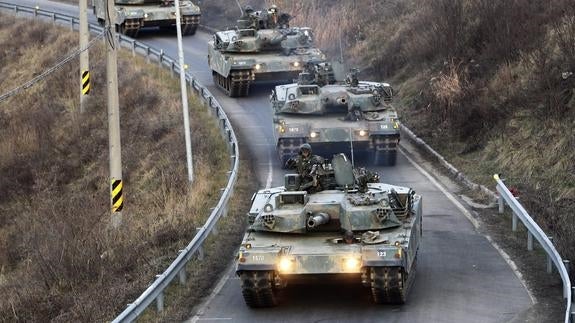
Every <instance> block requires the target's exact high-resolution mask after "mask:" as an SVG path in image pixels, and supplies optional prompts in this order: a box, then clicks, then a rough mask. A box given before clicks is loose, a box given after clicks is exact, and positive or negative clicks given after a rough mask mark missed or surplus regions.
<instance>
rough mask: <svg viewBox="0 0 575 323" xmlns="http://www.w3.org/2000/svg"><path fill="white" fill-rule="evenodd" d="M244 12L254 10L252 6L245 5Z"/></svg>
mask: <svg viewBox="0 0 575 323" xmlns="http://www.w3.org/2000/svg"><path fill="white" fill-rule="evenodd" d="M244 12H245V13H247V14H250V13H252V12H254V8H252V6H250V5H247V6H245V7H244Z"/></svg>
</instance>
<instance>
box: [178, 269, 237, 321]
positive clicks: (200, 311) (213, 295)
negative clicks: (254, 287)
mask: <svg viewBox="0 0 575 323" xmlns="http://www.w3.org/2000/svg"><path fill="white" fill-rule="evenodd" d="M234 265H235V261H232V263H231V265H230V267H229V268H228V269H227V270H226V271H225V274H224V275H222V278H220V281H218V284H217V285H216V287H215V288H214V290H213V291H212V293H211V294H210V296H208V298H207V299H206V300H205V302H204V303H202V305H200V307H199V309H198V312H197V313H196V315H194V317H192V319H190V320H187V321H186V322H187V323H196V322H198V321H199V320H204V319H205V320H210V318H202V317H201V316H203V315H204V314H205V313H206V309H207V307H208V305H209V304H210V303H211V302H212V301H213V300H214V298H216V296H217V295H218V294H219V293H220V292H221V290H222V289H223V288H224V285H225V284H226V282H227V281H228V279H229V278H230V275H231V273H232V271H233V270H234V267H235V266H234ZM226 319H227V318H226ZM212 320H213V318H212ZM230 320H231V318H230Z"/></svg>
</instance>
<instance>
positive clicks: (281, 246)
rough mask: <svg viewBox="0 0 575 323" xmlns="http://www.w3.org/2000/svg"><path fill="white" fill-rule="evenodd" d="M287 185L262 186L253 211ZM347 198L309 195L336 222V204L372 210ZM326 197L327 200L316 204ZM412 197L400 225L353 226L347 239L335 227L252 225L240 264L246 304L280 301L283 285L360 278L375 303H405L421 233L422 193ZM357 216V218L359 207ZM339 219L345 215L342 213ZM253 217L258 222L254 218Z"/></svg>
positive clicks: (403, 191) (403, 190)
mask: <svg viewBox="0 0 575 323" xmlns="http://www.w3.org/2000/svg"><path fill="white" fill-rule="evenodd" d="M373 188H375V189H376V190H380V191H384V190H387V191H391V189H393V190H394V191H397V192H399V194H410V193H409V191H408V190H406V188H401V187H397V186H391V185H386V184H375V185H372V186H370V191H371V189H373ZM282 189H283V188H280V189H279V190H277V191H275V192H274V191H273V189H272V190H262V191H259V192H258V193H257V194H256V196H255V197H254V203H253V204H252V210H251V211H250V213H253V212H254V210H261V209H262V208H263V207H264V204H265V203H269V201H270V200H272V199H273V198H274V194H278V193H281V190H282ZM346 199H347V200H349V197H348V195H346V193H344V192H341V191H324V192H320V193H317V194H316V195H312V196H310V199H309V201H308V202H307V205H314V207H316V208H317V209H318V210H321V211H322V212H326V213H327V214H331V216H332V221H333V222H337V221H336V218H337V216H335V214H337V212H338V211H337V208H341V209H348V211H350V212H355V211H358V212H360V213H361V212H364V211H365V212H368V213H369V211H370V207H369V206H355V207H353V206H350V205H348V204H346ZM322 203H326V204H324V205H322V206H317V205H320V204H322ZM407 203H410V204H411V208H410V209H409V211H408V212H407V213H406V214H404V217H402V220H401V225H400V226H397V227H392V228H387V229H380V230H374V231H370V230H357V231H355V230H354V231H353V237H352V238H350V239H348V240H346V239H345V238H342V234H341V232H338V231H337V230H335V231H333V230H331V229H333V228H331V229H330V231H329V232H321V231H319V232H314V231H308V232H304V233H302V232H300V233H285V232H284V233H280V232H261V231H257V230H255V231H253V230H251V231H248V232H247V233H246V234H245V236H244V238H243V242H242V246H241V247H240V252H239V254H238V262H237V264H236V273H237V275H238V276H239V278H240V281H241V284H242V293H243V295H244V299H245V301H246V304H247V305H248V306H250V307H269V306H275V305H277V304H278V297H277V296H278V293H279V292H280V291H281V289H283V288H285V287H286V286H288V285H290V284H293V283H297V284H302V283H303V284H305V283H306V282H313V281H314V280H317V279H322V280H323V279H333V280H335V281H337V280H345V281H347V282H350V283H356V284H361V285H363V286H365V287H366V288H367V289H369V290H370V292H371V295H372V298H373V301H374V302H376V303H386V304H403V303H405V302H406V300H407V296H408V293H409V290H410V288H411V286H412V283H413V280H414V277H415V268H416V262H417V254H418V250H419V247H420V243H421V234H422V199H421V197H420V196H418V195H413V199H412V200H411V201H410V202H407ZM341 209H340V210H341ZM354 210H355V211H354ZM278 212H280V211H278ZM398 212H399V211H398ZM368 213H365V214H368ZM398 214H399V213H398ZM356 216H357V219H356V220H358V219H359V218H360V216H359V213H358V214H357V215H356ZM339 220H341V221H345V220H344V217H343V215H340V217H339ZM356 220H351V221H352V222H353V221H356ZM249 221H250V222H253V218H252V219H250V220H249ZM364 221H366V220H361V221H360V222H363V224H362V223H360V222H357V223H355V224H354V225H357V226H358V228H359V227H361V226H362V225H366V223H365V222H364ZM334 225H335V226H337V225H338V224H337V223H334ZM363 228H365V227H363ZM374 232H377V235H376V236H377V239H375V240H366V238H365V236H366V235H370V234H374Z"/></svg>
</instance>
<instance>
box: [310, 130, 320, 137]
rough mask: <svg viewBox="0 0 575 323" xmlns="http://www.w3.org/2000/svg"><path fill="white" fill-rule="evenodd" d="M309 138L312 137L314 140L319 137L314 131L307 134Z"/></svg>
mask: <svg viewBox="0 0 575 323" xmlns="http://www.w3.org/2000/svg"><path fill="white" fill-rule="evenodd" d="M309 136H310V137H312V138H316V137H317V136H319V133H317V132H315V131H312V132H311V133H310V134H309Z"/></svg>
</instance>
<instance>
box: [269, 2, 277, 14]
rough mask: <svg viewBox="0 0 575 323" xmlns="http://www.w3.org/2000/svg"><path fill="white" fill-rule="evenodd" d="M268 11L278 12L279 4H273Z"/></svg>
mask: <svg viewBox="0 0 575 323" xmlns="http://www.w3.org/2000/svg"><path fill="white" fill-rule="evenodd" d="M268 11H269V12H270V13H277V12H278V6H276V5H275V4H272V5H271V7H270V8H269V9H268Z"/></svg>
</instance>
